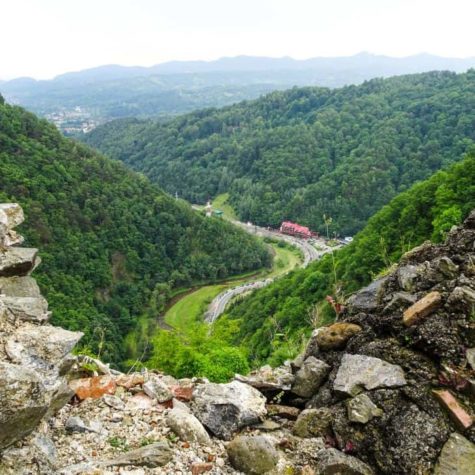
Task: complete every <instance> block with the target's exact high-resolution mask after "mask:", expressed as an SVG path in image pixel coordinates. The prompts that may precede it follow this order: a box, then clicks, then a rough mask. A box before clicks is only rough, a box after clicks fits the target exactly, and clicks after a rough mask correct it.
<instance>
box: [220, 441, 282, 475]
mask: <svg viewBox="0 0 475 475" xmlns="http://www.w3.org/2000/svg"><path fill="white" fill-rule="evenodd" d="M227 449H228V456H229V461H230V462H231V465H232V466H233V467H234V468H235V469H236V470H238V471H240V472H244V473H246V474H255V475H260V474H264V473H268V472H270V471H271V470H273V469H274V468H275V467H276V465H277V462H278V461H279V453H278V452H277V450H276V449H275V447H274V444H273V443H272V442H271V440H270V439H269V438H268V437H265V436H259V435H258V436H254V437H252V436H246V435H242V436H239V437H236V438H235V439H234V440H233V441H231V442H230V443H229V445H228V448H227Z"/></svg>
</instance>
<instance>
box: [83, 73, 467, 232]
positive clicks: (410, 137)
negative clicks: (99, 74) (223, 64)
mask: <svg viewBox="0 0 475 475" xmlns="http://www.w3.org/2000/svg"><path fill="white" fill-rule="evenodd" d="M85 140H86V141H87V142H88V143H89V144H91V145H93V146H95V147H97V148H99V149H100V150H101V151H103V152H104V153H106V154H108V155H109V156H111V157H113V158H116V159H119V160H121V161H123V162H124V163H126V164H127V165H128V166H130V167H131V168H133V169H135V170H138V171H140V172H142V173H144V174H145V175H146V176H148V177H149V178H150V179H151V180H152V181H153V182H156V183H158V184H159V185H160V186H162V187H163V188H164V189H165V190H167V191H169V192H172V193H175V191H178V193H179V194H180V196H183V197H184V198H185V199H187V200H189V201H191V202H201V203H202V202H205V201H206V200H207V199H208V198H210V197H214V196H216V195H218V194H221V193H224V192H229V194H230V203H231V204H232V205H233V206H234V208H235V209H236V211H237V214H238V216H239V217H240V218H241V219H242V220H244V221H252V222H255V223H257V224H261V225H266V226H267V225H271V226H277V225H278V224H280V222H281V221H282V220H284V219H292V220H295V221H298V222H300V223H301V224H304V225H308V226H310V227H311V228H313V229H315V230H320V231H323V229H324V223H323V219H322V217H323V215H324V214H325V215H327V216H332V218H333V223H334V226H333V231H334V232H336V233H339V234H353V233H355V232H357V231H359V230H360V229H362V228H363V226H364V224H365V223H366V221H367V220H368V218H369V217H370V216H371V215H373V214H374V213H375V212H376V211H378V210H379V209H380V208H381V207H382V206H383V205H385V204H386V203H388V202H389V200H390V199H391V198H393V197H394V196H396V195H397V194H398V193H400V192H402V191H405V190H407V189H408V188H409V187H410V186H411V185H412V184H413V183H415V182H417V181H419V180H423V179H425V178H428V177H429V176H430V175H431V174H432V173H434V172H435V171H437V170H439V169H440V168H443V167H445V166H447V165H449V164H451V163H453V162H455V161H457V160H459V159H460V157H461V156H462V154H463V153H465V152H466V151H467V150H468V149H469V147H470V145H471V144H473V142H474V141H475V71H474V70H470V71H468V72H467V73H465V74H455V73H449V72H431V73H424V74H416V75H410V76H400V77H393V78H389V79H374V80H371V81H367V82H365V83H363V84H361V85H359V86H347V87H343V88H341V89H334V90H331V89H327V88H317V87H307V88H294V89H290V90H288V91H284V92H273V93H271V94H269V95H267V96H265V97H263V98H260V99H257V100H255V101H252V102H249V101H247V102H242V103H240V104H236V105H233V106H229V107H225V108H223V109H207V110H201V111H198V112H194V113H191V114H187V115H183V116H180V117H177V118H174V119H171V120H169V121H167V122H163V121H162V122H154V121H140V120H137V119H130V120H121V121H115V122H111V123H108V124H105V125H104V126H101V127H99V128H97V129H96V130H94V131H93V132H91V133H90V134H88V135H86V138H85Z"/></svg>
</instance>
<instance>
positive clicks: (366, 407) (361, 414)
mask: <svg viewBox="0 0 475 475" xmlns="http://www.w3.org/2000/svg"><path fill="white" fill-rule="evenodd" d="M346 407H347V410H348V419H349V420H350V421H351V422H359V423H361V424H366V423H367V422H369V421H370V420H371V419H373V418H374V417H380V416H382V415H383V411H382V410H381V409H379V407H378V406H376V404H374V402H373V401H372V400H371V399H370V398H369V396H368V395H367V394H359V395H358V396H356V397H354V398H352V399H350V400H348V401H347V403H346Z"/></svg>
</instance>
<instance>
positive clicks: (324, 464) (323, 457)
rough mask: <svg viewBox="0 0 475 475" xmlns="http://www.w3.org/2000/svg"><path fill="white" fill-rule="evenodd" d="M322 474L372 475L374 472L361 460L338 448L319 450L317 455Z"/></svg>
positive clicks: (318, 466) (319, 469) (319, 470)
mask: <svg viewBox="0 0 475 475" xmlns="http://www.w3.org/2000/svg"><path fill="white" fill-rule="evenodd" d="M316 458H317V468H318V473H319V474H320V475H372V474H373V473H374V472H373V470H372V469H371V467H369V466H368V465H366V464H365V463H364V462H362V461H361V460H359V459H357V458H356V457H352V456H351V455H347V454H344V453H343V452H340V451H339V450H337V449H333V448H332V449H323V450H319V451H318V452H317V455H316Z"/></svg>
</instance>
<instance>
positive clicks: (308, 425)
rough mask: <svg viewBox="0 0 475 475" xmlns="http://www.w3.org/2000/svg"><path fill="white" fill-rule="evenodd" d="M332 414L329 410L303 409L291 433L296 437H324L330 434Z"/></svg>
mask: <svg viewBox="0 0 475 475" xmlns="http://www.w3.org/2000/svg"><path fill="white" fill-rule="evenodd" d="M331 423H332V413H331V411H330V409H328V408H326V407H321V408H319V409H305V411H302V412H301V413H300V414H299V417H298V418H297V420H296V422H295V425H294V427H293V433H294V434H295V435H296V436H298V437H303V438H307V437H325V436H326V435H330V434H331Z"/></svg>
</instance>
